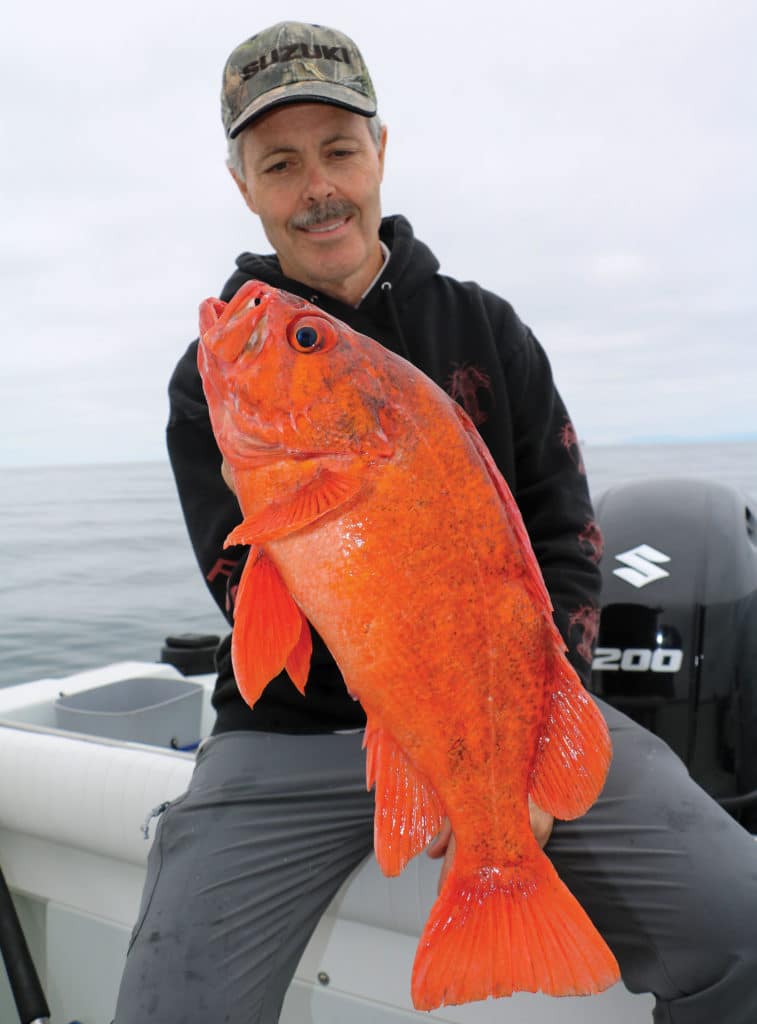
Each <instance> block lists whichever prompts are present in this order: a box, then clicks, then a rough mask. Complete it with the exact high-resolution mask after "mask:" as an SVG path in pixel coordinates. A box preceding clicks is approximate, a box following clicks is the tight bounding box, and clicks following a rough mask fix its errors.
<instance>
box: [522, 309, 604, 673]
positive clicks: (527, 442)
mask: <svg viewBox="0 0 757 1024" xmlns="http://www.w3.org/2000/svg"><path fill="white" fill-rule="evenodd" d="M517 326H518V329H519V330H518V333H519V334H520V339H519V344H518V345H517V346H516V348H515V352H514V354H513V356H512V358H511V360H510V361H509V365H508V366H506V367H505V370H506V374H507V382H508V383H507V386H508V390H509V392H510V401H511V403H512V406H511V407H512V417H513V437H514V453H515V488H514V492H515V498H516V501H517V502H518V506H519V507H520V510H521V513H522V515H523V518H524V521H525V524H526V528H527V529H528V533H529V536H530V538H531V543H532V544H533V548H534V552H535V554H536V557H537V559H538V562H539V565H540V566H541V570H542V573H543V575H544V580H545V583H546V585H547V589H548V591H549V593H550V596H551V598H552V603H553V605H554V616H555V622H556V623H557V626H558V628H559V629H560V632H561V633H562V635H563V637H564V638H565V641H566V643H567V645H568V649H569V658H570V661H571V663H572V664H573V666H574V668H575V669H576V671H577V672H578V673H579V675H580V676H581V678H582V679H583V681H584V683H588V681H589V677H590V674H591V660H592V655H593V647H594V642H595V640H596V633H597V627H598V622H599V595H600V586H601V576H600V572H599V568H598V564H597V563H598V562H599V558H600V555H601V551H602V539H601V534H600V531H599V528H598V526H597V524H596V521H595V519H594V511H593V509H592V504H591V499H590V497H589V490H588V485H587V480H586V470H585V467H584V463H583V459H582V457H581V451H580V448H579V444H578V438H577V436H576V432H575V430H574V427H573V424H572V422H571V419H570V416H569V415H568V412H567V410H566V408H565V405H564V404H563V401H562V399H561V398H560V395H559V394H558V392H557V389H556V388H555V385H554V381H553V378H552V371H551V369H550V365H549V361H548V359H547V356H546V354H545V352H544V350H543V349H542V347H541V345H540V344H539V342H538V341H537V340H536V338H535V337H534V336H533V334H532V333H531V331H530V330H529V329H528V328H527V327H525V326H524V325H523V324H521V323H520V322H519V321H518V325H517Z"/></svg>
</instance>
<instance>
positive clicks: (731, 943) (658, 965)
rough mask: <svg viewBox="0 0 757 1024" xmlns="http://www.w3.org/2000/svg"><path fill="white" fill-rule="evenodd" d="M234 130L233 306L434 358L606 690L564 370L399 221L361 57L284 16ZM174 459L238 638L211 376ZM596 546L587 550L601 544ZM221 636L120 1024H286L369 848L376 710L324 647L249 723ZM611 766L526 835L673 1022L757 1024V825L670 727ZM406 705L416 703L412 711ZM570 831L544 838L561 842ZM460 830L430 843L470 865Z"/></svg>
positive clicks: (622, 724)
mask: <svg viewBox="0 0 757 1024" xmlns="http://www.w3.org/2000/svg"><path fill="white" fill-rule="evenodd" d="M222 103H223V106H222V110H223V120H224V126H225V129H226V133H227V137H228V138H229V140H230V165H231V170H232V174H233V176H234V179H235V181H236V183H237V185H238V187H239V189H240V192H241V194H242V196H243V198H244V200H245V202H246V203H247V205H248V206H249V208H250V209H251V210H252V211H253V213H255V214H256V215H257V216H258V217H260V220H261V222H262V224H263V227H264V229H265V232H266V235H267V237H268V239H269V241H270V242H271V244H272V246H273V248H274V250H275V253H276V255H275V256H273V255H271V256H254V255H251V254H249V253H245V254H243V255H242V256H240V257H239V259H238V260H237V269H236V271H235V272H234V274H233V275H232V277H231V279H230V280H229V282H228V283H227V285H226V287H225V288H224V290H223V292H222V296H221V297H222V298H223V299H225V300H228V299H230V298H231V297H232V296H233V295H234V294H235V292H236V291H237V290H238V288H239V287H240V286H241V285H242V284H243V283H244V282H245V281H246V280H249V279H251V278H256V279H262V280H264V281H267V282H268V283H270V284H272V285H275V286H277V287H281V288H284V289H286V290H288V291H291V292H295V293H297V294H299V295H302V296H303V297H305V298H307V299H309V300H310V301H311V302H314V303H316V304H318V305H319V306H321V307H322V308H323V309H325V310H327V311H328V312H329V313H332V314H333V315H335V316H337V317H338V318H340V319H342V320H345V321H347V322H348V323H350V324H351V325H352V326H353V327H354V328H356V329H357V330H358V331H360V332H362V333H364V334H367V335H370V336H372V337H374V338H376V339H377V340H379V341H381V342H382V343H383V344H384V345H386V346H388V347H389V348H391V349H393V350H395V351H398V352H400V353H401V354H403V355H404V356H406V358H408V359H410V360H412V361H413V362H414V363H416V364H417V365H418V366H420V367H421V368H422V369H423V370H424V371H425V372H426V373H427V374H428V375H429V376H431V377H432V378H433V379H435V380H436V381H437V383H439V384H440V385H442V386H443V387H447V389H448V390H449V391H450V393H451V394H452V395H453V397H454V398H456V399H458V400H459V401H460V402H461V403H462V404H464V405H465V406H466V408H467V410H468V412H469V413H470V415H471V416H472V417H473V419H474V420H475V422H476V423H477V425H478V426H479V429H480V431H481V433H482V436H483V438H484V440H485V441H486V443H487V445H488V447H489V449H490V450H491V452H492V454H493V456H494V458H495V460H496V462H497V463H498V465H499V467H500V469H501V470H502V472H503V473H504V475H505V477H506V479H507V480H508V483H509V485H510V487H511V489H512V491H513V493H514V495H515V497H516V500H517V501H518V504H519V506H520V508H521V511H522V513H523V516H524V519H525V522H526V525H527V528H528V530H529V534H530V537H531V540H532V543H533V546H534V549H535V552H536V555H537V557H538V559H539V562H540V565H541V568H542V571H543V574H544V578H545V581H546V583H547V587H548V589H549V591H550V594H551V597H552V600H553V603H554V605H555V608H556V612H555V617H556V621H557V624H558V626H559V627H560V629H561V631H562V633H563V635H564V637H565V639H566V641H567V643H568V645H569V648H570V657H571V659H572V661H573V663H574V665H575V666H576V668H577V670H578V671H579V672H580V673H581V674H582V676H583V678H584V680H586V679H587V678H588V674H589V668H590V666H589V661H588V656H589V655H590V653H591V652H590V646H591V628H590V625H589V627H588V628H587V629H586V630H583V629H582V628H581V627H580V625H579V624H580V623H584V624H586V623H589V624H590V623H591V620H592V614H596V608H597V601H598V590H599V575H598V571H597V567H596V564H595V556H596V550H595V548H594V546H593V545H590V544H587V542H586V539H585V538H587V537H596V527H595V526H594V523H593V519H592V511H591V505H590V502H589V497H588V491H587V487H586V480H585V477H584V474H583V467H582V464H581V460H580V457H579V454H578V451H577V448H576V445H575V442H574V434H573V431H572V428H571V425H570V421H569V419H568V416H567V413H566V411H565V408H564V406H563V404H562V401H561V400H560V397H559V395H558V393H557V391H556V390H555V388H554V385H553V383H552V378H551V373H550V369H549V364H548V361H547V358H546V356H545V354H544V352H543V350H542V349H541V347H540V346H539V344H538V342H537V341H536V340H535V338H534V337H533V335H532V334H531V332H530V331H529V330H528V328H527V327H525V326H524V325H523V324H522V323H521V322H520V321H519V320H518V318H517V317H516V315H515V313H514V312H513V310H512V308H511V307H510V306H509V305H508V304H507V303H506V302H504V301H503V300H502V299H500V298H498V297H497V296H495V295H493V294H491V293H488V292H486V291H484V290H482V289H481V288H479V287H478V286H476V285H475V284H471V283H467V284H461V283H459V282H457V281H454V280H452V279H450V278H447V277H445V276H443V275H442V274H440V273H439V266H438V263H437V261H436V259H435V258H434V256H433V255H432V254H431V252H430V251H429V250H428V249H427V248H426V246H424V245H423V243H422V242H419V241H418V240H417V239H415V238H414V236H413V232H412V229H411V227H410V225H409V223H408V222H407V221H406V220H405V219H404V218H402V217H390V218H386V219H383V220H382V218H381V207H380V186H381V181H382V176H383V170H384V154H385V149H386V130H385V129H383V128H381V126H380V124H379V122H378V120H377V118H376V101H375V96H374V92H373V87H372V85H371V81H370V77H369V75H368V71H367V69H366V68H365V65H364V63H363V61H362V58H361V56H360V54H359V52H358V50H357V48H356V47H355V45H354V43H353V42H352V41H351V40H349V39H348V38H346V37H345V36H343V35H341V34H340V33H337V32H334V31H332V30H330V29H326V28H323V27H319V26H310V25H301V24H297V23H291V22H290V23H283V24H280V25H276V26H274V27H273V28H271V29H268V30H266V31H265V32H261V33H259V34H258V35H257V36H254V37H253V38H252V39H250V40H248V41H247V42H245V43H243V44H242V45H241V46H239V47H238V48H237V49H236V50H235V51H234V52H233V53H232V55H231V56H230V58H229V60H228V62H227V64H226V68H225V73H224V84H223V100H222ZM170 395H171V415H170V421H169V427H168V445H169V452H170V456H171V462H172V466H173V469H174V473H175V476H176V481H177V485H178V489H179V494H180V497H181V501H182V506H183V510H184V514H185V518H186V521H187V526H188V529H189V533H190V536H191V538H192V542H193V545H194V548H195V552H196V555H197V558H198V561H199V564H200V567H201V569H202V571H203V574H204V576H205V578H206V580H207V582H208V586H209V588H210V590H211V592H212V593H213V595H214V597H215V599H216V600H217V601H218V603H219V605H220V606H221V607H222V608H223V609H224V610H225V612H226V613H227V615H228V617H229V621H230V622H231V621H232V616H233V601H234V596H235V592H236V585H237V583H238V580H239V576H240V573H241V569H242V566H243V564H244V559H245V557H246V554H247V552H246V550H245V549H243V548H235V549H231V550H229V551H226V552H224V550H223V540H224V538H225V537H226V535H227V534H228V533H229V532H230V530H231V529H232V527H233V526H235V525H236V524H237V522H238V521H239V518H240V512H239V507H238V505H237V503H236V500H235V498H234V496H233V494H232V493H231V491H230V490H229V489H228V488H227V487H226V485H225V483H224V480H223V478H222V468H221V457H220V454H219V452H218V449H217V447H216V444H215V441H214V438H213V435H212V432H211V429H210V424H209V420H208V411H207V406H206V403H205V400H204V397H203V393H202V387H201V384H200V379H199V375H198V372H197V369H196V342H195V343H194V344H193V345H191V346H190V348H189V350H188V352H187V354H186V355H185V356H184V358H183V359H182V360H181V361H180V363H179V365H178V366H177V369H176V372H175V373H174V376H173V378H172V381H171V386H170ZM582 538H583V539H582ZM229 647H230V643H229V640H228V639H227V640H226V641H225V642H224V643H223V644H222V646H221V649H220V651H219V657H218V669H219V673H218V682H217V686H216V690H215V694H214V704H215V707H216V709H217V722H216V726H215V729H214V733H213V736H212V737H211V738H210V739H209V740H208V741H207V742H206V743H205V744H204V745H203V747H202V749H201V751H200V753H199V755H198V759H197V766H196V769H195V773H194V776H193V780H192V784H191V786H190V789H189V792H188V793H187V794H185V795H184V796H183V797H181V798H179V800H177V801H175V802H174V803H173V804H172V805H171V806H170V807H169V809H168V810H167V811H166V812H165V814H164V815H163V817H162V818H161V821H160V823H159V826H158V830H157V833H156V838H155V842H154V845H153V848H152V851H151V855H150V863H149V868H148V879H147V883H146V888H145V893H144V898H143V905H142V908H141V911H140V917H139V920H138V922H137V925H136V928H135V931H134V935H133V939H132V945H131V947H130V951H129V956H128V960H127V965H126V970H125V974H124V978H123V981H122V986H121V992H120V996H119V1002H118V1010H117V1016H116V1022H117V1024H136V1022H137V1021H139V1022H142V1021H144V1020H147V1019H155V1020H157V1021H160V1022H161V1024H173V1022H176V1024H178V1022H179V1021H181V1022H182V1024H193V1022H197V1024H199V1022H201V1021H202V1022H203V1024H207V1022H215V1021H218V1022H221V1021H224V1022H229V1024H241V1022H243V1021H244V1022H245V1024H246V1022H250V1021H255V1022H263V1024H273V1022H275V1021H276V1020H278V1017H279V1012H280V1008H281V1002H282V1000H283V997H284V994H285V992H286V989H287V987H288V984H289V982H290V980H291V977H292V973H293V971H294V969H295V966H296V964H297V961H298V959H299V956H300V955H301V953H302V950H303V949H304V946H305V945H306V943H307V940H308V938H309V936H310V934H311V932H312V929H313V928H314V926H315V924H316V922H317V920H318V918H319V916H320V914H321V913H322V912H323V910H324V909H325V907H326V906H327V905H328V903H329V902H330V900H331V898H332V897H333V895H334V893H335V891H336V889H337V888H338V887H339V885H340V884H341V882H342V881H343V880H344V879H345V878H346V876H347V875H348V874H349V872H350V871H351V870H352V869H353V868H354V867H355V866H356V865H357V864H358V863H359V862H360V860H361V859H362V858H363V857H365V856H366V855H367V854H368V853H369V851H370V849H371V840H372V810H373V805H372V796H370V795H369V794H366V793H365V791H364V764H363V756H362V753H361V750H360V746H361V735H360V732H359V730H360V728H361V727H362V726H363V724H364V721H365V719H364V715H363V712H362V709H361V708H360V706H359V704H357V703H356V702H354V701H352V700H351V699H350V697H349V695H348V694H347V693H346V691H345V688H344V686H343V684H342V680H341V678H340V676H339V673H338V671H337V669H336V666H335V665H334V662H333V660H332V659H331V657H330V655H329V653H328V651H327V650H326V649H325V647H324V646H323V644H322V643H319V642H318V640H317V638H316V645H315V651H314V658H313V664H312V669H311V675H310V681H309V684H308V689H307V692H306V695H305V696H304V697H303V696H301V695H300V694H299V693H298V692H297V691H296V690H295V688H294V686H293V685H292V684H291V683H290V681H289V680H288V678H287V677H286V675H284V674H282V676H281V677H279V678H277V679H275V680H273V681H272V682H271V683H270V684H269V686H268V687H267V688H266V690H265V692H264V694H263V696H262V697H261V698H260V700H259V701H258V703H257V704H256V705H255V707H254V708H253V709H250V708H248V707H247V706H246V705H245V704H244V703H243V702H242V701H241V698H240V697H239V694H238V691H237V688H236V684H235V681H234V678H233V673H232V668H231V663H230V656H229ZM600 706H601V708H602V711H603V713H604V714H605V715H606V718H607V721H608V724H609V725H610V728H611V731H612V735H613V744H614V751H615V756H614V761H613V766H612V768H611V771H610V776H609V778H608V782H607V785H606V788H605V791H604V793H603V795H602V797H601V798H600V800H599V801H598V802H597V804H596V805H595V806H594V807H593V808H592V809H591V811H590V812H589V813H588V814H587V815H585V816H584V817H583V818H582V819H580V820H579V821H576V822H570V823H563V822H558V823H555V824H554V830H553V831H552V832H551V829H552V824H553V823H552V820H551V819H550V818H549V816H548V815H545V814H544V813H543V812H540V811H539V809H538V808H533V810H532V815H533V817H532V827H533V828H534V831H535V834H536V835H537V838H538V839H539V840H540V842H541V843H542V844H544V843H546V851H547V853H548V854H549V856H550V857H551V858H552V860H553V862H554V863H555V866H556V867H557V869H558V872H559V873H560V875H561V876H562V878H563V879H564V880H565V881H566V883H567V884H568V886H569V887H570V889H571V890H572V891H573V892H574V893H575V894H576V896H577V897H578V898H579V900H580V901H581V902H582V903H583V905H584V906H585V908H586V909H587V911H588V912H589V914H590V916H591V917H592V919H593V920H594V922H595V924H596V925H597V927H598V928H599V930H600V931H601V932H602V934H603V936H604V937H605V939H606V940H607V942H608V943H609V945H610V947H611V948H612V949H613V952H614V953H615V954H616V956H617V958H618V961H619V963H620V967H621V970H622V972H623V977H624V980H625V982H626V984H627V985H628V987H629V988H631V989H632V990H635V991H651V992H654V993H655V995H656V996H657V1008H656V1011H655V1020H657V1021H658V1022H663V1021H667V1022H673V1021H675V1022H676V1024H713V1022H715V1021H718V1022H723V1024H747V1022H749V1024H753V1022H754V1021H755V1020H757V948H756V947H757V942H756V940H755V933H756V932H757V929H755V926H754V922H755V921H756V920H757V861H756V859H755V850H754V848H753V845H752V843H751V840H750V839H749V837H748V836H747V834H746V833H745V832H744V831H743V830H742V829H741V828H740V827H739V826H738V825H736V824H735V823H734V822H733V821H732V820H731V819H730V818H729V817H728V816H727V815H726V814H725V813H724V812H722V811H721V810H720V809H719V808H718V807H717V806H716V805H715V804H714V803H713V802H712V801H710V800H709V798H707V797H706V796H705V794H704V793H702V791H701V790H699V789H698V788H697V787H696V786H695V785H694V784H693V783H691V781H690V780H689V778H688V776H687V774H686V772H685V769H684V768H683V765H682V764H681V762H680V761H679V760H678V759H677V758H676V757H675V756H674V755H673V754H672V753H671V752H670V751H669V750H668V748H667V747H665V746H664V744H662V743H661V742H659V741H658V740H657V739H655V738H654V737H653V736H651V734H649V733H646V732H645V731H644V730H642V729H640V728H638V727H637V726H635V725H634V724H633V723H632V722H630V721H629V720H628V719H626V718H624V717H623V716H622V715H620V714H618V713H617V712H615V711H614V710H613V709H611V708H608V707H607V706H605V705H600ZM408 713H410V709H409V710H408ZM550 832H551V836H550ZM452 848H453V843H452V841H451V840H450V837H449V831H448V830H445V832H444V834H443V835H442V836H441V837H440V839H439V841H438V843H437V844H436V848H435V850H434V851H433V852H435V853H436V855H442V854H444V853H445V851H446V856H447V858H449V857H450V856H451V851H452Z"/></svg>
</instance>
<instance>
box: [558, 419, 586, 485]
mask: <svg viewBox="0 0 757 1024" xmlns="http://www.w3.org/2000/svg"><path fill="white" fill-rule="evenodd" d="M560 444H561V445H562V446H563V448H564V449H565V451H566V452H567V453H568V454H569V455H570V457H571V459H572V460H573V462H574V463H575V464H576V469H577V470H578V472H579V473H582V474H584V475H586V467H585V466H584V460H583V457H582V456H581V449H580V447H579V444H578V435H577V434H576V428H575V427H574V426H573V424H572V423H571V421H570V420H569V419H568V417H567V416H566V417H565V422H564V423H563V425H562V427H561V429H560Z"/></svg>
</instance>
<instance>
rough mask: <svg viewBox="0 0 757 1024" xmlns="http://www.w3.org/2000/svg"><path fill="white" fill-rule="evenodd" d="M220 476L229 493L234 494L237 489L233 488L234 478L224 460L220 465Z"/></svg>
mask: <svg viewBox="0 0 757 1024" xmlns="http://www.w3.org/2000/svg"><path fill="white" fill-rule="evenodd" d="M221 476H222V477H223V482H224V483H225V484H226V486H227V487H228V488H229V490H230V491H231V493H232V494H236V493H237V489H236V487H235V486H234V477H233V476H232V473H231V466H230V465H229V464H228V462H227V461H226V459H224V460H223V462H222V463H221Z"/></svg>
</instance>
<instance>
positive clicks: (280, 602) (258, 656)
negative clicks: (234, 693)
mask: <svg viewBox="0 0 757 1024" xmlns="http://www.w3.org/2000/svg"><path fill="white" fill-rule="evenodd" d="M310 647H311V640H310V627H309V625H308V623H307V620H306V619H305V616H304V615H303V614H302V612H301V611H300V609H299V608H298V607H297V605H296V604H295V602H294V599H293V598H292V596H291V594H290V593H289V591H288V590H287V588H286V586H285V584H284V581H283V580H282V578H281V576H280V574H279V571H278V569H277V568H276V566H275V565H274V564H273V562H272V561H271V559H270V558H269V557H268V555H266V553H265V552H264V551H260V550H252V551H251V552H250V555H249V557H248V559H247V564H246V565H245V567H244V569H243V571H242V578H241V580H240V582H239V589H238V590H237V595H236V601H235V603H234V632H233V635H232V638H231V658H232V663H233V665H234V675H235V677H236V680H237V686H238V687H239V692H240V693H241V694H242V697H244V699H245V701H246V702H247V703H248V704H249V705H250V707H252V706H253V705H254V704H255V702H256V701H257V699H258V698H259V697H260V695H261V693H262V692H263V690H264V689H265V687H266V686H267V685H268V683H269V682H270V681H271V680H272V679H273V678H274V676H277V675H278V674H279V673H280V672H281V671H282V670H283V669H284V668H286V669H287V672H289V674H290V677H291V679H292V681H293V682H294V684H295V686H296V687H297V688H298V690H300V692H303V691H304V689H305V683H306V682H307V677H308V670H309V665H310Z"/></svg>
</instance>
